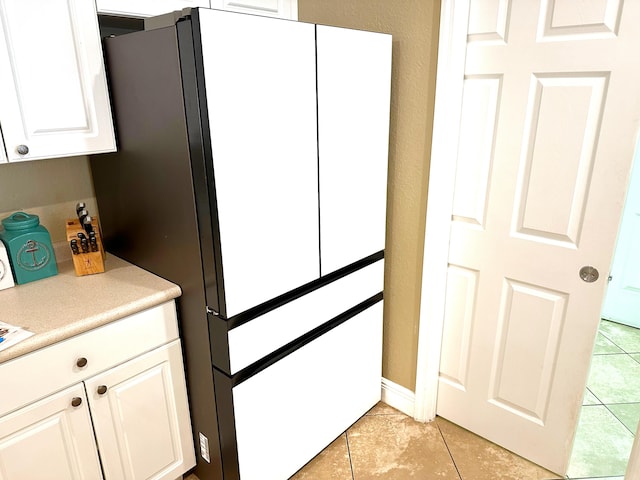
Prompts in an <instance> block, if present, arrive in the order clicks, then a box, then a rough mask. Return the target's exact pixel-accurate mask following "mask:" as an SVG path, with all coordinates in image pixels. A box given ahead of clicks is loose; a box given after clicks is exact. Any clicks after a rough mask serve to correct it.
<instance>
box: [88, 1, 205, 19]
mask: <svg viewBox="0 0 640 480" xmlns="http://www.w3.org/2000/svg"><path fill="white" fill-rule="evenodd" d="M96 3H97V6H98V13H101V14H105V15H117V16H121V17H152V16H154V15H162V14H164V13H169V12H173V11H175V10H182V9H183V8H193V7H207V8H208V7H209V0H96Z"/></svg>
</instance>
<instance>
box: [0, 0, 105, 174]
mask: <svg viewBox="0 0 640 480" xmlns="http://www.w3.org/2000/svg"><path fill="white" fill-rule="evenodd" d="M0 105H1V107H0V126H1V127H2V134H3V136H4V143H5V146H6V153H7V157H8V158H7V160H8V161H9V162H13V161H21V160H35V159H40V158H53V157H63V156H65V157H66V156H73V155H84V154H88V153H101V152H108V151H114V150H115V136H114V133H113V123H112V119H111V108H110V105H109V96H108V90H107V82H106V75H105V70H104V62H103V58H102V48H101V45H100V35H99V31H98V21H97V15H96V10H95V5H94V3H93V2H92V1H87V0H47V1H46V2H42V1H39V0H20V1H15V0H0Z"/></svg>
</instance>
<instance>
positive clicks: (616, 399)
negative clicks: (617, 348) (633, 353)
mask: <svg viewBox="0 0 640 480" xmlns="http://www.w3.org/2000/svg"><path fill="white" fill-rule="evenodd" d="M587 387H588V388H589V390H591V392H593V394H594V395H595V396H596V397H598V399H599V400H600V401H601V402H602V403H604V404H608V403H635V402H640V363H638V362H636V361H635V360H634V359H633V358H631V357H630V356H629V355H626V354H620V355H594V356H593V358H592V359H591V368H590V371H589V378H588V380H587Z"/></svg>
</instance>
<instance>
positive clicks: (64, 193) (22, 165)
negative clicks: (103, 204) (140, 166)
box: [0, 157, 96, 243]
mask: <svg viewBox="0 0 640 480" xmlns="http://www.w3.org/2000/svg"><path fill="white" fill-rule="evenodd" d="M77 202H85V203H86V204H87V207H88V210H89V213H92V212H94V213H95V212H96V200H95V195H94V193H93V182H92V180H91V171H90V169H89V159H88V158H87V157H73V158H55V159H48V160H35V161H29V162H17V163H10V164H2V165H0V219H2V218H5V217H7V216H9V215H10V214H12V213H13V212H18V211H24V212H27V213H31V214H35V215H38V216H39V217H40V223H41V224H42V225H44V226H45V227H46V228H47V230H49V233H50V234H51V240H52V241H53V242H54V243H55V242H62V241H65V240H66V235H65V221H66V219H67V218H73V217H74V216H75V214H76V203H77Z"/></svg>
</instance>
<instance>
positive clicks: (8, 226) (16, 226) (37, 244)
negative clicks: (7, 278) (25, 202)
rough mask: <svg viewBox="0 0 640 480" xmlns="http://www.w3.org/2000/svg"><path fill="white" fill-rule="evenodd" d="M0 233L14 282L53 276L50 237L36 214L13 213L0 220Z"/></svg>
mask: <svg viewBox="0 0 640 480" xmlns="http://www.w3.org/2000/svg"><path fill="white" fill-rule="evenodd" d="M2 226H3V227H4V231H1V232H0V240H2V241H3V243H4V244H5V246H6V247H7V252H8V253H9V261H10V262H11V266H12V267H13V277H14V279H15V281H16V283H17V284H22V283H27V282H33V281H34V280H40V279H41V278H46V277H51V276H53V275H57V273H58V267H57V265H56V257H55V255H54V253H53V247H52V246H51V236H50V235H49V232H48V231H47V229H46V228H44V227H43V226H42V225H40V218H39V217H38V216H37V215H30V214H28V213H24V212H16V213H14V214H12V215H9V216H8V217H7V218H4V219H3V220H2Z"/></svg>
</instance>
